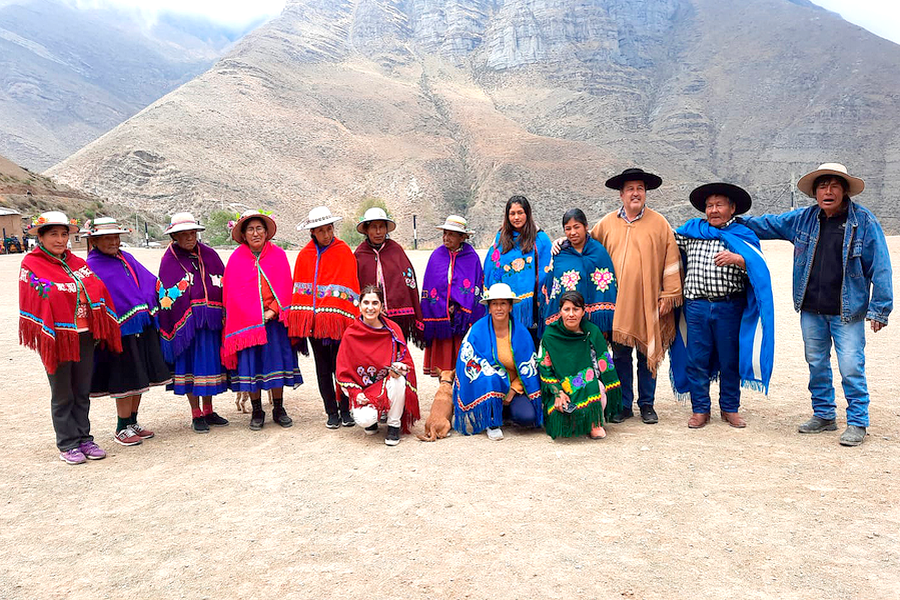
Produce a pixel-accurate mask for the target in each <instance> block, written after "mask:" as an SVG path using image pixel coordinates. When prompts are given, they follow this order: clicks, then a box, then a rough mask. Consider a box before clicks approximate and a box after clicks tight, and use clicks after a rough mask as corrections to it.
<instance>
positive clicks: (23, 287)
mask: <svg viewBox="0 0 900 600" xmlns="http://www.w3.org/2000/svg"><path fill="white" fill-rule="evenodd" d="M82 289H83V290H84V292H85V295H86V296H87V302H88V305H89V310H88V311H87V315H88V323H89V329H90V332H91V334H92V335H93V336H94V339H95V340H97V341H99V342H103V343H104V344H106V345H107V347H109V348H110V349H111V350H112V351H113V352H121V351H122V338H121V336H120V334H119V323H118V319H117V317H116V313H115V307H114V306H113V303H112V300H111V299H110V295H109V291H108V290H107V289H106V286H105V285H103V282H102V281H100V278H99V277H97V276H96V275H95V274H94V273H93V272H92V271H91V270H90V268H89V267H88V266H87V263H86V262H85V261H84V259H81V258H79V257H77V256H75V255H74V254H73V253H72V252H71V251H68V250H67V251H66V253H65V254H64V255H63V258H62V259H59V258H56V257H55V256H53V255H52V254H50V253H48V252H47V251H45V250H44V249H43V248H41V247H40V246H38V247H37V248H35V249H34V250H32V251H31V252H29V253H28V254H27V255H25V258H24V259H23V260H22V267H21V269H20V270H19V343H20V344H22V345H23V346H26V347H28V348H31V349H32V350H36V351H37V353H38V354H40V355H41V360H42V361H43V363H44V368H45V369H46V370H47V372H48V373H51V374H52V373H55V372H56V367H57V366H58V365H59V363H61V362H77V361H79V360H81V353H80V351H79V344H78V330H77V328H76V325H75V310H76V305H77V302H78V296H79V292H80V290H82Z"/></svg>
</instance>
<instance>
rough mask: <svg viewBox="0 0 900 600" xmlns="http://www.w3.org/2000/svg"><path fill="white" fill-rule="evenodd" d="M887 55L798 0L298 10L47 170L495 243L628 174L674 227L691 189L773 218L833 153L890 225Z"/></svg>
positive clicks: (336, 1)
mask: <svg viewBox="0 0 900 600" xmlns="http://www.w3.org/2000/svg"><path fill="white" fill-rule="evenodd" d="M898 62H900V47H898V46H897V45H894V44H891V43H890V42H887V41H884V40H881V39H879V38H877V37H875V36H873V35H871V34H868V33H867V32H865V31H863V30H861V29H859V28H857V27H855V26H853V25H850V24H848V23H846V22H844V21H842V20H841V19H840V18H838V17H837V16H836V15H833V14H831V13H828V12H826V11H823V10H820V9H817V8H815V7H814V6H812V5H803V3H802V2H798V3H792V2H789V1H788V0H759V1H758V2H754V3H752V5H748V4H747V3H743V2H738V1H737V0H644V1H642V2H634V1H627V0H472V1H462V0H296V1H294V2H292V3H290V4H289V5H288V6H287V8H286V9H285V11H284V13H283V15H282V16H281V17H280V18H279V19H276V20H274V21H272V22H270V23H268V24H267V25H265V26H264V27H262V28H260V29H259V30H257V31H255V32H254V33H252V34H251V35H249V36H247V37H246V38H245V39H244V40H243V41H242V42H241V43H240V44H239V45H238V46H237V47H236V48H235V49H234V50H233V51H232V52H231V53H230V54H229V55H228V56H226V57H225V58H224V59H222V60H221V61H220V62H219V63H217V64H216V65H215V66H214V67H213V68H212V69H211V70H210V71H208V72H206V73H205V74H203V75H202V76H200V77H198V78H197V79H195V80H193V81H191V82H190V83H188V84H186V85H184V86H182V87H181V88H179V89H178V90H176V91H175V92H173V93H171V94H169V95H168V96H166V97H164V98H162V99H161V100H159V101H158V102H156V103H154V104H153V105H151V106H150V107H148V108H147V109H146V110H144V111H142V112H141V113H140V114H138V115H137V116H135V117H134V118H132V119H130V120H129V121H128V122H126V123H124V124H123V125H121V126H120V127H118V128H116V129H115V130H113V131H112V132H110V133H109V134H107V135H105V136H103V137H102V138H101V139H99V140H98V141H97V142H95V143H93V144H91V145H90V146H88V147H86V148H85V149H83V150H82V151H80V152H78V153H77V154H75V155H74V156H72V157H70V158H69V159H67V160H66V161H64V162H63V163H61V164H60V165H58V166H56V167H54V168H53V169H52V170H51V173H52V174H54V175H55V176H56V177H58V178H60V179H62V180H63V181H66V182H70V183H73V184H76V185H78V186H79V187H81V188H83V189H87V190H89V191H92V192H95V193H98V194H101V195H104V196H107V197H109V198H110V199H112V200H114V201H119V202H133V203H137V204H140V205H142V206H145V207H148V208H151V209H153V210H156V211H158V212H159V213H160V214H161V215H162V214H163V213H167V212H170V211H173V210H176V209H180V208H185V207H188V206H193V207H194V209H195V210H201V211H202V210H209V209H212V208H215V207H219V206H227V205H228V204H229V203H233V202H240V203H244V204H248V205H251V206H260V207H266V208H270V209H274V210H275V211H276V216H277V217H281V218H282V219H285V220H287V221H288V222H293V221H299V220H300V219H301V218H302V217H303V215H304V214H305V213H306V211H307V210H308V209H309V208H311V207H312V206H315V205H317V204H322V203H325V204H329V205H331V206H332V207H333V208H334V209H336V210H338V211H340V212H342V213H343V214H345V215H350V214H352V213H353V212H354V211H355V209H356V206H357V205H358V203H359V201H360V200H361V199H362V198H363V197H365V196H378V197H382V198H384V199H385V200H386V201H387V203H388V205H389V206H390V207H391V208H392V209H393V211H394V212H395V213H396V214H397V215H398V216H399V218H400V219H401V225H400V227H399V229H398V233H397V235H398V236H399V237H400V238H402V239H404V240H408V239H409V237H410V235H411V224H410V222H409V221H410V219H409V217H410V216H411V215H412V214H417V215H419V216H420V223H422V222H423V221H424V222H425V223H428V224H429V225H430V224H433V223H435V222H438V221H440V220H441V219H442V218H443V216H444V215H445V214H446V213H447V212H450V211H458V212H463V213H466V214H467V215H468V216H469V217H470V219H471V220H472V222H473V223H474V225H475V227H476V228H477V230H478V231H479V239H480V241H485V240H487V239H488V238H489V237H490V236H491V235H492V234H493V231H495V230H496V227H497V226H498V224H499V222H500V213H501V211H502V206H503V203H504V202H505V200H506V199H507V198H508V197H509V196H510V195H512V194H516V193H522V194H525V195H526V196H529V197H530V198H532V199H533V200H534V201H535V204H536V211H537V215H538V218H539V219H540V220H541V225H542V226H543V227H544V228H545V229H547V230H549V231H551V232H553V233H554V234H555V232H557V231H558V230H559V224H558V223H557V222H556V221H557V219H558V218H559V216H560V214H561V213H562V211H563V210H564V209H565V208H568V207H570V206H581V207H583V208H585V210H586V212H588V214H589V216H590V218H599V217H600V216H601V215H602V214H603V213H604V212H606V211H608V210H610V209H612V208H613V207H615V206H616V204H617V203H618V196H617V194H616V193H615V192H610V191H609V190H606V189H605V188H604V187H603V181H604V180H605V179H606V178H607V177H608V176H610V175H611V174H614V173H616V172H618V171H620V170H621V169H623V168H625V167H628V166H633V165H640V166H643V167H644V168H647V169H652V170H655V171H656V172H658V173H660V174H661V175H662V177H663V179H664V181H665V184H664V186H663V188H662V189H661V190H659V191H657V192H653V193H651V194H650V198H649V201H650V203H651V205H653V206H655V207H657V208H660V209H661V210H662V211H663V212H664V213H665V214H667V215H668V216H670V217H671V218H672V220H673V222H676V223H677V222H680V221H681V220H683V219H684V218H686V217H688V216H693V214H692V210H693V209H691V208H690V206H689V204H688V203H687V193H688V192H689V190H690V189H691V188H692V187H694V186H695V185H696V184H698V183H702V182H707V181H711V180H716V179H726V180H730V181H734V182H736V183H739V184H742V185H744V186H746V187H747V188H748V189H749V190H750V191H751V193H752V194H753V196H754V199H755V209H756V210H757V211H761V210H773V211H781V210H785V209H786V208H788V207H789V194H788V189H789V182H790V180H791V175H792V173H793V174H794V175H795V176H798V177H799V176H800V175H802V174H803V173H805V172H806V171H808V170H810V169H812V168H814V167H815V166H816V165H817V164H818V163H820V162H825V161H839V162H845V163H846V164H848V165H849V166H850V167H851V169H852V170H853V171H854V172H856V173H858V174H859V175H861V176H862V177H864V178H866V180H867V183H868V188H867V191H866V193H865V194H864V195H863V196H862V197H861V198H860V199H861V200H862V201H863V203H866V204H868V205H870V206H871V207H873V208H874V209H875V210H876V212H879V213H880V215H881V216H882V217H883V221H884V222H885V224H886V225H887V226H888V227H889V228H892V229H893V230H897V229H898V228H900V220H898V218H897V217H898V213H897V211H896V209H894V208H893V205H894V204H895V196H896V191H894V190H896V189H897V183H900V134H898V129H897V126H896V125H895V124H894V122H893V119H894V118H895V115H896V114H898V109H900V96H898V95H897V93H896V90H897V89H900V71H898V69H896V65H897V64H898ZM283 230H284V229H283ZM435 233H436V232H435V231H434V230H433V229H431V228H430V227H428V228H424V229H423V227H422V226H421V225H420V237H422V236H423V234H424V237H425V241H426V242H428V241H434V240H435V239H436V235H435Z"/></svg>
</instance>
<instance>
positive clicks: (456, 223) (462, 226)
mask: <svg viewBox="0 0 900 600" xmlns="http://www.w3.org/2000/svg"><path fill="white" fill-rule="evenodd" d="M437 228H438V229H443V230H445V231H455V232H456V233H465V234H466V235H472V234H473V233H475V232H474V231H472V230H471V229H469V222H468V221H466V218H465V217H461V216H459V215H450V216H449V217H447V219H446V220H445V221H444V224H443V225H437Z"/></svg>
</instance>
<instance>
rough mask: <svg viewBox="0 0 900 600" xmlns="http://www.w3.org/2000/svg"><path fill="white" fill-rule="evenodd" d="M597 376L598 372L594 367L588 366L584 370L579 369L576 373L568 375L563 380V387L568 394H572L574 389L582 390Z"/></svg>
mask: <svg viewBox="0 0 900 600" xmlns="http://www.w3.org/2000/svg"><path fill="white" fill-rule="evenodd" d="M596 378H597V374H596V373H595V372H594V369H592V368H591V367H588V368H587V369H584V370H583V371H579V372H578V373H575V374H574V375H572V376H571V377H566V378H565V379H564V380H563V382H562V384H561V385H562V389H563V391H564V392H566V393H567V394H571V393H572V392H573V391H577V390H580V389H581V388H583V387H585V386H586V385H587V384H588V383H590V382H592V381H594V379H596Z"/></svg>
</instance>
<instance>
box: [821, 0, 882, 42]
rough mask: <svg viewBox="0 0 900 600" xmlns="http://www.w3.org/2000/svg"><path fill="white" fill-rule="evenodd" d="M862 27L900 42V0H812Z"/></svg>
mask: <svg viewBox="0 0 900 600" xmlns="http://www.w3.org/2000/svg"><path fill="white" fill-rule="evenodd" d="M812 2H813V3H815V4H818V5H819V6H822V7H824V8H827V9H828V10H831V11H834V12H836V13H838V14H839V15H841V16H842V17H844V20H846V21H850V22H851V23H854V24H856V25H859V26H860V27H864V28H866V29H868V30H869V31H871V32H872V33H874V34H875V35H879V36H881V37H883V38H886V39H889V40H891V41H892V42H895V43H897V44H900V0H812Z"/></svg>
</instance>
